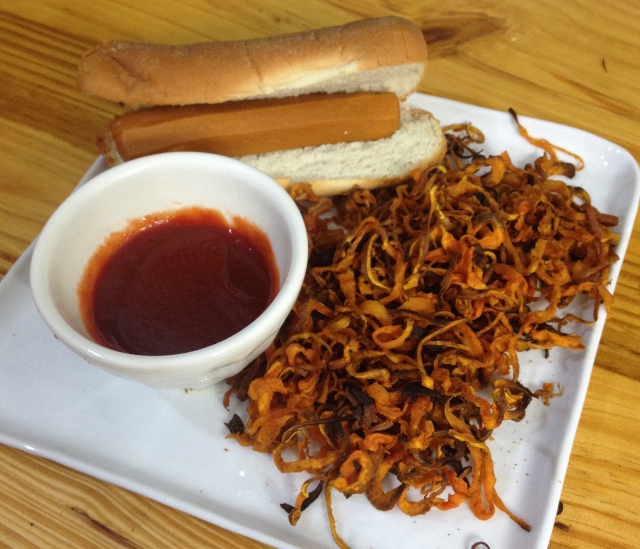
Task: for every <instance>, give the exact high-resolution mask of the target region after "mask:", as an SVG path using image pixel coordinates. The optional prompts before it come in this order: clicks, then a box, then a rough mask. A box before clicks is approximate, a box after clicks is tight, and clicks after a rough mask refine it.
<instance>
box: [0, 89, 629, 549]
mask: <svg viewBox="0 0 640 549" xmlns="http://www.w3.org/2000/svg"><path fill="white" fill-rule="evenodd" d="M410 101H411V102H412V103H414V104H416V105H418V106H421V107H423V108H425V109H427V110H429V111H431V112H433V113H434V115H435V116H436V117H437V118H438V119H439V120H440V121H441V123H442V124H443V125H446V124H452V123H459V122H472V123H473V124H474V125H475V126H476V127H478V128H480V129H481V130H482V131H483V132H484V134H485V136H486V138H487V141H486V143H485V144H484V145H483V146H482V149H483V151H484V152H485V153H487V154H488V153H500V152H502V151H503V150H507V151H508V152H509V154H510V155H511V158H512V159H513V161H514V163H515V164H516V165H523V164H524V163H525V162H530V161H533V160H534V159H535V158H536V157H537V156H539V155H540V152H541V151H540V150H537V149H535V148H534V147H532V146H531V145H530V144H529V143H527V142H526V141H525V140H524V139H523V138H522V137H521V136H520V135H519V133H518V131H517V128H516V126H515V124H514V122H513V120H512V118H511V117H510V115H509V114H508V113H501V112H496V111H492V110H488V109H483V108H479V107H475V106H471V105H466V104H463V103H458V102H455V101H450V100H446V99H441V98H437V97H430V96H426V95H421V94H415V95H413V96H412V97H411V98H410ZM520 120H521V122H522V123H523V124H524V125H525V127H526V128H527V129H528V131H529V133H530V134H531V135H532V136H535V137H543V138H546V139H548V140H549V141H551V142H552V143H554V144H555V145H558V146H561V147H564V148H566V149H568V150H570V151H572V152H575V153H576V154H578V155H580V156H581V157H582V158H583V159H584V160H585V162H586V167H585V169H584V170H583V171H581V172H579V173H578V175H577V176H576V178H575V179H574V184H576V185H580V186H582V187H584V188H585V189H586V190H587V191H588V192H589V193H590V194H591V197H592V200H593V204H594V205H595V206H596V207H597V208H598V209H599V210H600V211H602V212H606V213H610V214H614V215H617V216H619V218H620V224H619V226H618V228H617V229H616V230H617V231H619V233H620V235H621V240H620V244H619V246H618V248H617V253H618V254H619V255H620V256H621V261H619V262H618V263H617V264H616V265H615V266H614V268H613V271H612V282H611V289H613V287H614V286H615V282H616V280H617V277H618V274H619V272H620V267H621V264H622V257H623V256H624V252H625V250H626V247H627V244H628V242H629V238H630V235H631V230H632V226H633V220H634V216H635V213H636V210H637V207H638V199H639V196H640V175H639V170H638V166H637V164H636V162H635V161H634V159H633V158H632V157H631V155H630V154H629V153H628V152H627V151H625V150H624V149H622V148H620V147H619V146H617V145H615V144H614V143H611V142H609V141H605V140H603V139H601V138H599V137H596V136H594V135H591V134H588V133H585V132H583V131H580V130H577V129H574V128H569V127H566V126H561V125H558V124H553V123H550V122H544V121H540V120H534V119H529V118H525V117H521V119H520ZM104 169H106V166H105V164H104V162H103V160H102V159H98V160H97V161H96V163H95V164H94V165H93V166H92V168H91V169H90V170H89V172H88V173H87V174H86V176H85V178H84V179H83V182H84V181H86V180H87V179H88V178H89V177H91V176H93V175H95V174H97V173H99V172H100V171H102V170H104ZM30 257H31V248H29V249H28V250H27V251H26V252H25V254H23V256H22V257H21V258H20V259H19V260H18V261H17V262H16V264H15V266H14V267H13V268H12V269H11V271H10V272H9V273H8V274H7V275H6V276H5V278H4V279H3V280H2V282H1V283H0V442H2V443H5V444H8V445H11V446H15V447H17V448H20V449H22V450H25V451H27V452H32V453H35V454H38V455H42V456H45V457H47V458H49V459H52V460H54V461H57V462H60V463H62V464H65V465H67V466H69V467H72V468H74V469H77V470H80V471H83V472H85V473H87V474H89V475H92V476H95V477H98V478H101V479H104V480H106V481H108V482H112V483H114V484H117V485H120V486H123V487H125V488H128V489H130V490H132V491H135V492H138V493H140V494H143V495H146V496H148V497H150V498H153V499H155V500H158V501H161V502H163V503H165V504H167V505H170V506H173V507H175V508H178V509H181V510H183V511H185V512H187V513H190V514H192V515H196V516H198V517H200V518H202V519H204V520H207V521H210V522H212V523H215V524H218V525H220V526H222V527H224V528H227V529H229V530H233V531H236V532H239V533H241V534H244V535H246V536H249V537H252V538H255V539H258V540H260V541H263V542H265V543H268V544H270V545H273V546H276V547H280V548H289V549H291V548H304V549H332V548H333V547H335V545H334V542H333V539H332V537H331V532H330V530H329V525H328V519H327V516H326V510H325V508H324V502H323V501H322V499H320V500H319V501H317V502H316V503H315V504H313V505H311V506H310V507H309V509H307V510H306V511H305V513H304V514H303V516H302V519H301V520H300V522H299V523H298V525H297V526H295V527H292V526H290V525H289V523H288V520H287V514H286V513H285V512H284V511H283V510H282V509H281V508H280V503H284V502H288V503H293V502H294V500H295V497H296V494H297V492H298V489H299V486H300V484H301V482H302V479H303V478H306V477H300V476H293V475H291V476H285V475H282V474H280V473H279V472H278V471H277V469H276V468H275V465H274V464H273V462H272V460H271V456H269V455H264V454H258V453H256V452H253V451H252V450H251V449H249V448H244V447H241V446H239V445H238V444H237V443H236V442H235V441H233V440H227V439H225V435H226V434H227V429H226V427H225V426H224V422H226V421H229V419H230V417H231V415H232V412H233V410H232V411H227V410H225V409H224V408H223V406H222V394H223V393H224V391H225V390H226V386H218V387H214V388H212V389H207V390H201V391H191V392H187V393H185V392H184V391H160V390H154V389H150V388H147V387H145V386H143V385H139V384H137V383H135V382H131V381H126V380H123V379H119V378H116V377H112V376H110V375H108V374H106V373H104V372H103V371H102V370H99V369H98V368H96V367H93V366H90V365H89V364H86V363H84V362H83V361H82V360H81V359H80V358H78V357H76V356H75V355H73V354H72V353H71V352H70V351H68V350H67V348H66V347H64V346H63V345H62V344H61V343H60V342H58V341H57V340H56V339H55V338H54V337H53V336H52V335H51V333H50V332H49V330H48V329H47V327H46V326H45V325H44V323H43V322H42V320H41V319H40V316H39V315H38V312H37V311H36V309H35V306H34V304H33V301H32V299H31V293H30V289H29V263H30ZM604 321H605V315H604V314H601V315H600V318H599V320H598V322H597V323H596V324H595V326H593V327H591V328H588V329H585V328H583V327H576V330H577V331H578V332H579V333H581V334H582V335H583V337H584V341H585V345H586V349H585V351H583V352H574V351H567V350H559V349H555V350H553V351H552V352H551V354H550V357H549V358H548V359H545V358H544V357H543V354H542V352H539V353H538V352H530V353H528V354H525V355H523V356H522V358H521V362H522V371H521V381H522V382H523V383H524V384H525V385H526V386H528V387H530V388H532V389H537V388H539V387H540V386H541V384H542V382H543V381H552V382H557V383H560V384H561V386H562V388H563V390H564V394H563V396H561V397H559V398H554V399H553V400H552V401H551V405H550V406H548V407H547V406H544V405H543V404H542V402H540V401H534V402H533V403H532V404H531V405H530V406H529V409H528V411H527V417H526V419H525V420H524V421H522V422H521V423H507V424H504V425H503V426H501V427H500V428H499V429H498V430H497V431H496V432H495V433H494V439H493V440H492V441H491V442H490V443H489V446H490V449H491V451H492V453H493V458H494V461H495V470H496V476H497V478H498V482H497V489H498V493H499V494H500V495H501V497H502V499H503V500H504V502H505V504H506V505H507V507H508V508H509V509H510V510H511V511H512V512H513V513H515V514H516V515H518V516H520V517H522V518H523V519H524V520H525V521H526V522H528V523H529V524H530V525H531V526H532V530H531V532H529V533H527V532H524V531H523V530H521V529H520V528H519V527H518V526H517V525H516V524H514V523H513V522H512V521H511V520H510V519H509V518H508V517H507V516H505V515H504V514H503V513H501V512H500V511H496V515H495V516H494V517H493V518H492V519H491V520H489V521H486V522H482V521H479V520H477V519H476V518H474V517H473V515H472V514H471V512H470V511H469V510H468V508H466V507H465V506H462V507H461V508H458V509H455V510H452V511H447V512H439V511H435V510H434V511H431V512H430V513H429V514H427V515H425V516H421V517H414V518H410V517H407V516H404V515H403V514H402V513H401V512H400V511H398V510H397V509H396V510H393V511H389V512H387V513H382V512H379V511H375V510H374V509H373V507H371V505H370V504H369V503H368V501H367V500H366V498H364V496H354V497H352V498H351V499H349V500H345V499H344V498H342V497H341V496H340V495H339V494H337V493H335V494H334V497H333V501H334V511H335V514H336V520H337V527H338V531H339V533H340V535H341V536H342V537H343V539H344V540H345V541H346V542H347V543H348V544H349V545H350V547H352V549H371V548H374V549H386V548H393V547H398V546H399V545H402V547H403V548H404V549H436V548H439V549H469V548H470V547H471V545H472V544H473V543H475V542H478V541H484V542H485V543H487V544H488V545H489V546H490V547H491V548H492V549H512V548H514V547H518V548H519V549H543V548H546V547H547V544H548V541H549V538H550V536H551V530H552V528H553V523H554V519H555V514H556V509H557V505H558V501H559V498H560V492H561V488H562V482H563V479H564V475H565V471H566V467H567V464H568V461H569V454H570V451H571V445H572V443H573V439H574V435H575V431H576V428H577V424H578V419H579V416H580V412H581V409H582V405H583V402H584V398H585V394H586V391H587V385H588V382H589V377H590V375H591V369H592V367H593V362H594V358H595V354H596V350H597V346H598V342H599V340H600V336H601V333H602V328H603V326H604Z"/></svg>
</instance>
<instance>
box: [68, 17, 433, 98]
mask: <svg viewBox="0 0 640 549" xmlns="http://www.w3.org/2000/svg"><path fill="white" fill-rule="evenodd" d="M426 55H427V52H426V44H425V41H424V37H423V36H422V32H421V31H420V29H419V28H418V27H417V26H416V25H414V24H413V23H412V22H410V21H408V20H406V19H402V18H399V17H382V18H374V19H364V20H361V21H355V22H353V23H349V24H347V25H343V26H339V27H327V28H323V29H319V30H314V31H308V32H300V33H294V34H286V35H278V36H271V37H267V38H257V39H252V40H244V41H234V42H203V43H197V44H190V45H183V46H168V45H159V44H142V43H136V42H127V41H112V42H107V43H105V44H102V45H100V46H98V47H97V48H95V49H94V50H92V51H90V52H88V53H87V54H86V55H85V56H84V58H83V59H82V61H81V63H80V66H79V70H78V79H77V85H78V88H79V89H80V90H81V91H83V92H85V93H89V94H92V95H96V96H99V97H102V98H105V99H109V100H111V101H116V102H121V103H125V104H128V105H186V104H193V103H219V102H223V101H229V100H238V99H246V98H260V97H267V96H269V97H281V96H287V95H298V94H301V93H309V92H310V91H328V92H332V91H339V90H332V89H326V87H325V85H324V83H323V82H324V80H323V79H325V77H327V75H329V76H330V77H331V78H334V77H335V76H339V77H343V76H344V75H347V76H349V75H350V74H353V73H355V72H361V71H369V70H375V69H379V68H383V67H393V66H398V65H406V66H408V65H411V64H417V65H419V66H421V69H420V71H419V73H418V81H417V82H414V83H413V84H412V86H413V87H411V86H409V88H408V89H406V90H403V91H402V93H399V94H398V95H400V96H404V95H407V94H408V93H410V92H412V91H413V89H414V88H415V86H417V83H418V82H419V79H420V78H421V76H422V71H423V70H424V65H425V64H426ZM314 87H316V88H318V89H316V90H314ZM370 91H385V90H382V89H372V90H370ZM390 91H395V90H390Z"/></svg>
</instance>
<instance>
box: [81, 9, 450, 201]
mask: <svg viewBox="0 0 640 549" xmlns="http://www.w3.org/2000/svg"><path fill="white" fill-rule="evenodd" d="M425 66H426V44H425V41H424V38H423V36H422V32H421V31H420V29H419V28H418V27H417V26H416V25H414V24H413V23H411V22H410V21H407V20H405V19H401V18H398V17H384V18H378V19H366V20H362V21H357V22H354V23H350V24H347V25H344V26H341V27H329V28H324V29H319V30H316V31H310V32H304V33H296V34H289V35H281V36H273V37H269V38H259V39H254V40H245V41H239V42H213V43H201V44H193V45H186V46H162V45H152V44H138V43H132V42H108V43H106V44H104V45H102V46H99V47H97V48H96V49H94V50H92V51H91V52H89V53H88V54H87V55H86V56H85V57H84V58H83V60H82V62H81V64H80V69H79V73H78V86H79V88H80V89H81V90H82V91H84V92H86V93H90V94H93V95H97V96H100V97H103V98H106V99H110V100H112V101H118V102H121V103H124V104H127V105H131V106H136V107H139V106H141V105H142V106H152V105H153V106H165V107H164V108H170V107H169V106H180V107H179V108H180V109H186V110H187V111H188V108H187V107H188V106H189V105H198V104H218V103H227V102H231V101H236V102H238V101H239V102H240V103H243V101H245V100H262V99H270V100H272V99H274V98H275V99H278V98H288V97H298V96H299V97H300V99H302V100H306V98H307V97H309V96H310V95H309V94H318V93H320V94H339V93H349V94H351V93H358V92H365V93H376V94H377V93H381V92H392V93H393V94H395V95H396V96H398V98H399V100H400V101H401V103H400V117H399V119H400V124H399V128H398V129H397V131H395V133H393V134H392V135H391V136H388V133H387V134H385V136H382V135H379V136H375V137H369V138H366V139H368V140H366V141H350V142H346V143H344V142H341V143H338V142H334V141H330V142H327V143H328V144H321V145H314V146H301V145H298V146H290V148H288V149H287V150H275V151H272V152H265V151H266V150H269V149H265V151H260V153H257V154H247V153H242V155H241V156H240V155H238V156H236V158H239V159H240V160H242V161H244V162H246V163H247V164H250V165H252V166H254V167H256V168H258V169H260V170H262V171H264V172H265V173H267V174H268V175H270V176H271V177H273V178H274V179H276V180H277V181H278V182H280V183H281V184H282V185H283V186H288V185H290V184H293V183H298V182H309V183H311V184H312V186H313V188H314V191H315V192H316V193H317V194H319V195H332V194H339V193H345V192H348V191H349V190H351V189H352V188H353V187H355V186H359V187H363V188H373V187H376V186H381V185H386V184H392V183H395V182H398V181H401V180H403V179H406V178H407V177H410V176H411V175H412V174H413V173H414V172H415V171H416V170H424V169H427V168H429V167H431V166H434V165H436V164H437V163H438V162H440V160H441V159H442V157H443V156H444V154H445V151H446V141H445V138H444V135H443V133H442V130H441V128H440V124H439V123H438V121H437V120H436V119H435V118H434V117H433V116H432V115H431V114H430V113H428V112H426V111H424V110H420V109H416V108H411V107H409V106H407V105H406V104H405V103H404V99H405V98H406V97H407V96H408V95H409V94H410V93H412V92H413V91H415V90H416V88H417V86H418V84H419V83H420V81H421V79H422V77H423V74H424V70H425ZM160 108H162V107H160ZM185 112H186V111H185ZM305 112H306V111H305ZM301 116H302V115H301ZM374 116H376V114H375V113H374V112H372V114H371V117H374ZM361 120H362V121H361V122H359V123H361V124H368V123H370V122H369V121H370V118H367V117H364V118H362V117H361ZM192 123H193V124H199V122H198V120H197V119H195V117H194V120H193V122H192ZM191 127H192V128H195V126H191ZM180 128H182V129H178V126H172V127H171V128H170V127H169V126H168V125H164V126H163V125H159V126H158V131H165V132H167V135H169V134H171V138H172V139H173V138H174V137H175V136H176V133H179V134H182V135H184V145H185V147H187V146H188V145H189V143H188V141H189V139H190V138H192V141H195V133H197V132H195V131H194V132H193V133H194V135H189V130H188V128H189V125H188V124H187V125H181V126H180ZM185 128H187V131H186V132H185ZM148 129H149V128H146V129H145V131H147V130H148ZM200 129H201V128H200ZM267 129H268V128H267ZM264 130H265V128H261V131H264ZM345 133H347V132H345ZM353 133H354V134H356V133H357V132H353ZM387 136H388V137H387ZM180 139H182V137H180ZM199 139H200V143H202V142H203V141H204V140H206V139H204V138H202V137H201V138H199ZM207 139H208V138H207ZM99 142H100V145H101V151H102V152H103V153H104V154H106V156H107V160H108V162H109V163H110V164H115V163H118V162H120V161H122V160H123V159H122V158H121V157H120V153H119V149H118V147H117V146H116V142H115V141H114V136H113V135H112V134H111V132H110V131H108V132H106V134H105V135H104V136H102V137H101V139H100V140H99ZM143 145H144V143H143ZM180 146H181V144H180V143H178V144H177V145H175V147H174V148H173V149H167V150H190V149H188V148H185V149H180V148H179V147H180ZM199 150H203V149H199ZM205 150H206V149H205ZM155 152H160V151H155ZM209 152H214V153H215V152H217V151H216V150H210V151H209ZM144 154H151V152H147V153H144ZM125 160H126V158H125Z"/></svg>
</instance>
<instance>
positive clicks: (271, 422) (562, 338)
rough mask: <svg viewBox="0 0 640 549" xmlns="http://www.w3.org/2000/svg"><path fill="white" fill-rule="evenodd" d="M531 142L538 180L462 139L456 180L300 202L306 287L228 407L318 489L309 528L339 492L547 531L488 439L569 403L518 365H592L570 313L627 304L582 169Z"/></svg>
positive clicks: (454, 145) (454, 137)
mask: <svg viewBox="0 0 640 549" xmlns="http://www.w3.org/2000/svg"><path fill="white" fill-rule="evenodd" d="M514 117H515V114H514ZM516 121H517V118H516ZM518 125H519V124H518ZM519 127H520V130H521V132H522V134H523V135H524V136H525V137H526V138H527V139H529V140H530V141H531V142H532V143H534V144H536V145H539V146H541V147H542V149H543V151H544V154H543V155H542V156H540V157H539V158H538V159H537V160H536V161H535V162H534V163H533V164H532V165H527V166H525V167H524V168H518V167H516V166H514V164H513V163H512V161H511V159H510V157H509V155H508V153H507V152H504V153H502V154H501V155H498V156H491V157H484V156H481V155H479V154H478V153H476V152H474V150H473V146H472V145H474V144H475V143H476V142H479V141H482V139H483V136H482V134H481V132H479V131H478V130H477V129H475V128H473V127H472V126H466V127H465V126H456V127H451V128H448V130H449V131H448V133H447V136H448V141H449V154H448V156H447V158H446V159H445V161H444V162H443V164H442V165H441V166H438V167H437V168H436V169H433V170H430V171H428V172H426V173H424V174H419V175H418V174H416V177H415V179H414V180H411V181H407V182H405V183H404V184H401V185H398V186H396V187H393V188H385V189H377V190H375V191H364V190H356V191H354V192H352V193H351V194H350V195H349V196H347V197H343V198H334V199H332V200H330V199H327V198H320V197H317V196H314V195H313V194H312V193H311V191H310V189H309V188H308V187H306V186H298V187H294V189H293V190H292V196H293V197H294V199H295V200H296V201H297V202H298V203H299V205H300V208H301V210H302V211H303V213H304V216H305V222H306V227H307V230H308V232H309V237H310V260H309V268H308V271H307V275H306V279H305V282H304V285H303V288H302V291H301V293H300V296H299V298H298V300H297V302H296V304H295V306H294V309H293V311H292V313H291V315H290V317H289V318H288V320H287V322H286V323H285V325H284V326H283V328H282V329H281V331H280V333H279V335H278V337H277V338H276V341H275V342H274V344H273V345H271V347H270V348H269V349H268V350H267V352H266V353H265V354H263V355H262V356H261V357H259V358H258V359H257V360H256V361H255V362H254V363H253V364H252V365H251V366H250V367H248V368H247V369H246V370H245V371H244V372H242V373H241V374H239V375H237V376H235V377H234V378H232V379H230V380H229V383H230V385H231V389H230V390H229V392H228V393H227V395H226V397H225V402H226V404H227V405H228V403H229V398H230V397H231V395H232V394H235V395H236V396H237V397H238V398H240V399H241V400H245V399H248V407H247V412H248V420H247V422H246V427H245V429H244V430H242V429H237V428H236V429H234V430H233V433H232V434H231V435H229V436H232V437H235V438H236V439H238V441H239V442H240V443H242V444H245V445H248V446H252V447H253V448H254V449H255V450H258V451H263V452H272V453H273V455H274V460H275V463H276V465H277V467H278V469H279V470H280V471H282V472H302V471H304V472H307V473H309V474H310V475H311V477H310V478H309V480H308V481H307V482H305V484H304V485H303V487H302V489H301V492H300V495H299V496H298V498H297V500H296V503H295V505H293V506H292V505H287V506H286V508H287V509H288V510H289V517H290V521H291V522H292V524H295V523H296V522H297V521H298V519H299V517H300V513H301V512H302V510H303V509H304V508H306V505H308V503H309V494H308V491H307V489H308V487H309V486H310V485H312V484H314V483H322V485H324V487H325V488H324V489H325V494H326V502H327V505H330V500H331V494H330V491H331V490H332V489H334V490H337V491H339V492H342V493H343V494H344V495H346V496H351V495H354V494H364V495H365V497H367V498H368V499H369V501H370V502H371V504H372V505H373V506H374V507H375V508H377V509H380V510H389V509H392V508H393V507H395V506H398V507H399V508H400V510H401V511H402V512H404V513H406V514H408V515H412V516H413V515H420V514H424V513H426V512H428V511H429V510H430V509H432V508H434V507H435V508H439V509H442V510H445V509H451V508H454V507H457V506H459V505H460V504H462V503H464V502H467V503H468V505H469V506H470V508H471V510H472V511H473V513H474V514H475V515H476V516H477V517H478V518H480V519H488V518H489V517H491V516H492V515H493V514H494V511H495V508H496V507H497V508H498V509H500V510H502V511H504V512H506V513H508V515H509V516H510V517H511V518H512V519H513V520H514V521H516V522H517V523H518V524H519V525H520V526H521V527H522V528H524V529H526V530H528V529H529V526H528V525H527V524H526V523H525V522H524V521H523V520H522V519H520V518H518V517H516V516H515V515H513V514H512V513H511V512H510V511H508V510H507V509H506V507H505V505H504V504H503V503H502V501H501V499H500V498H499V496H498V495H497V493H496V491H495V483H496V478H495V473H494V468H493V461H492V458H491V453H490V451H489V448H488V447H487V445H486V440H487V439H488V438H489V437H490V435H491V433H492V431H493V430H494V429H497V428H498V427H499V426H500V425H501V424H502V423H503V422H504V421H508V420H512V421H520V420H521V419H522V418H523V417H524V415H525V410H526V408H527V406H528V405H529V403H530V401H531V400H532V399H533V398H538V397H543V398H544V400H545V403H546V402H547V401H548V398H550V396H553V394H554V393H553V389H552V388H551V387H550V386H547V385H545V387H544V388H543V389H541V390H539V391H536V392H531V391H530V390H529V389H527V388H525V387H524V386H522V385H521V384H520V383H519V381H518V376H519V368H520V366H519V361H518V353H519V352H521V351H525V350H529V349H544V350H547V349H550V348H551V347H556V346H560V347H567V348H570V349H576V350H580V349H582V348H583V344H582V341H581V339H580V337H578V336H577V335H574V334H570V333H565V332H563V331H562V330H563V328H564V326H565V325H566V324H567V323H569V322H571V321H579V322H584V323H590V322H592V321H593V320H591V319H583V318H579V317H577V316H576V315H574V314H570V315H566V316H565V317H562V316H561V310H562V309H563V308H565V307H566V306H567V305H568V304H569V303H570V302H571V301H572V300H573V299H574V298H575V297H576V296H577V295H586V296H589V297H590V298H592V300H593V315H592V316H593V318H594V319H595V318H596V317H597V311H598V308H599V307H600V305H601V304H602V305H604V306H605V308H608V307H609V306H610V304H611V299H612V298H611V295H610V293H609V292H608V290H607V289H606V287H605V286H606V284H607V283H608V280H609V271H610V267H611V265H612V263H614V262H615V261H616V260H617V257H616V256H615V254H614V252H613V247H614V245H615V244H616V242H617V235H616V234H615V233H613V232H612V230H611V227H612V226H614V225H615V224H616V222H617V220H616V219H615V217H613V216H608V215H603V214H601V213H599V212H598V211H597V210H596V208H595V207H593V206H592V205H591V204H590V199H589V196H588V194H587V193H586V192H585V191H584V190H582V189H580V188H576V187H572V186H571V185H568V184H567V183H566V182H565V181H564V180H562V179H557V178H555V177H554V176H558V175H563V176H566V177H569V178H570V177H572V176H573V174H574V172H575V170H574V167H573V165H571V164H567V163H565V162H561V161H559V160H558V158H557V156H556V148H555V147H553V146H552V145H550V144H549V143H548V142H546V141H542V140H535V139H533V138H531V137H529V136H528V134H527V133H526V130H524V128H522V126H520V125H519ZM331 212H333V213H331ZM534 304H535V305H537V307H535V308H533V307H532V306H533V305H534ZM541 304H542V306H540V305H541ZM479 389H488V393H489V394H490V397H489V398H484V397H481V396H479V394H478V390H479ZM388 477H393V478H395V485H394V487H392V488H390V489H389V488H388V483H387V482H385V484H384V485H385V488H383V481H385V479H386V478H388ZM316 491H318V490H316ZM329 518H330V523H331V529H332V533H333V535H334V539H335V541H336V543H337V544H338V546H340V547H346V545H345V543H344V541H343V540H342V539H341V538H340V537H339V535H338V533H337V530H336V524H335V519H334V515H333V512H332V510H331V509H329Z"/></svg>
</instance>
